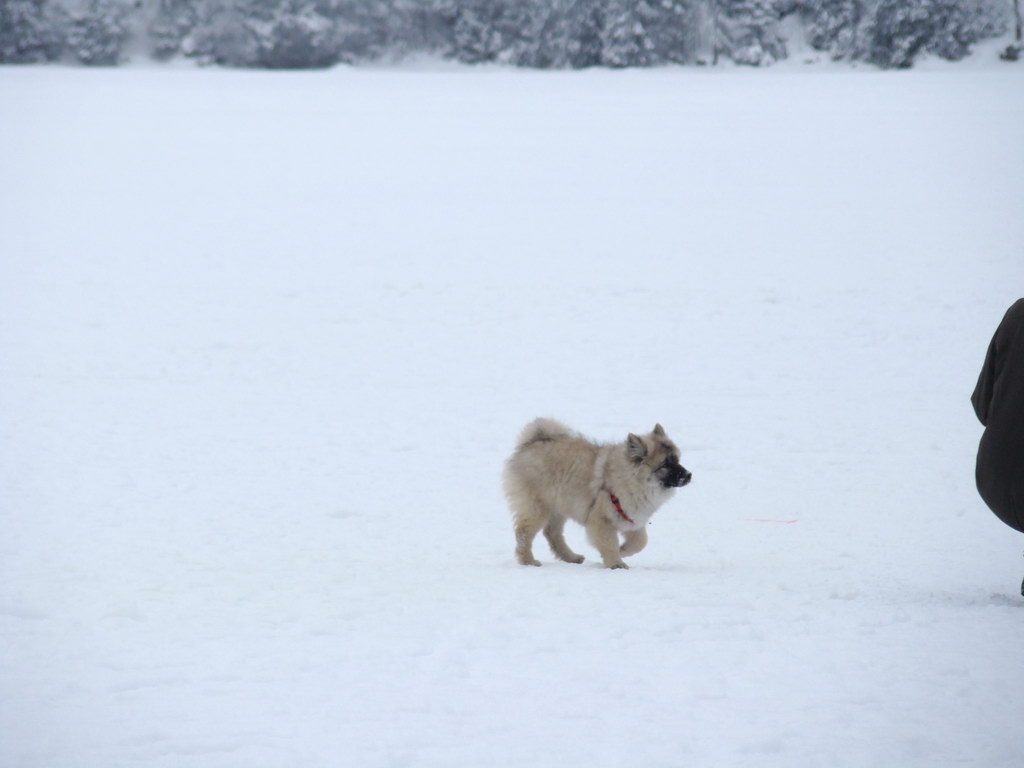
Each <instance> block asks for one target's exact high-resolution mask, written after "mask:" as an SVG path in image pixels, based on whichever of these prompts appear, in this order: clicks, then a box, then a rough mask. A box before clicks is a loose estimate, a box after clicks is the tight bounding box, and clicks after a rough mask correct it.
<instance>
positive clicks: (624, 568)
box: [608, 562, 629, 571]
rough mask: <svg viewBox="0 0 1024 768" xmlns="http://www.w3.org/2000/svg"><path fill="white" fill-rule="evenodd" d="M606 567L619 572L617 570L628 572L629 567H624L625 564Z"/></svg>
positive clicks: (613, 564)
mask: <svg viewBox="0 0 1024 768" xmlns="http://www.w3.org/2000/svg"><path fill="white" fill-rule="evenodd" d="M608 567H609V568H611V569H612V570H613V571H616V570H619V569H622V570H624V571H628V570H629V566H628V565H626V564H625V563H621V562H620V563H612V564H611V565H609V566H608Z"/></svg>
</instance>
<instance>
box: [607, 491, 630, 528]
mask: <svg viewBox="0 0 1024 768" xmlns="http://www.w3.org/2000/svg"><path fill="white" fill-rule="evenodd" d="M605 490H607V491H608V495H609V496H611V498H612V504H614V505H615V511H616V512H618V513H619V517H621V518H622V519H623V520H625V521H626V522H627V523H629V524H630V525H636V523H635V522H633V518H631V517H630V516H629V515H627V514H626V513H625V512H623V511H622V504H620V503H619V497H618V496H616V495H615V494H614V493H612V492H611V490H609V489H605Z"/></svg>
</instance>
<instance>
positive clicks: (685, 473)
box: [679, 469, 693, 488]
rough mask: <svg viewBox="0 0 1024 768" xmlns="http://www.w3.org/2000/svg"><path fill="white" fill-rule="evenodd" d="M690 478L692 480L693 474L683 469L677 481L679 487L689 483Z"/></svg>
mask: <svg viewBox="0 0 1024 768" xmlns="http://www.w3.org/2000/svg"><path fill="white" fill-rule="evenodd" d="M691 480H693V474H691V473H690V472H689V471H687V470H685V469H684V470H683V476H682V478H681V479H680V481H679V487H680V488H682V487H683V486H684V485H689V484H690V481H691Z"/></svg>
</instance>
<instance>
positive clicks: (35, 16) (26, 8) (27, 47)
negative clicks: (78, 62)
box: [0, 0, 64, 64]
mask: <svg viewBox="0 0 1024 768" xmlns="http://www.w3.org/2000/svg"><path fill="white" fill-rule="evenodd" d="M63 26H64V18H63V14H62V13H61V9H60V8H59V7H57V6H55V5H54V4H53V3H49V2H47V1H46V0H3V2H0V63H4V64H31V63H34V62H40V61H52V60H53V59H56V58H57V57H58V56H59V55H60V50H61V47H62V40H61V38H62V36H63V32H62V29H63Z"/></svg>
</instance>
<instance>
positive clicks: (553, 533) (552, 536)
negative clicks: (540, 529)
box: [544, 515, 583, 563]
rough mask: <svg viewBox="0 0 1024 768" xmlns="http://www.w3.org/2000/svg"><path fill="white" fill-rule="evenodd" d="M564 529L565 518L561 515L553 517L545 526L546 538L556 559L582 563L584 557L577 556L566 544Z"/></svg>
mask: <svg viewBox="0 0 1024 768" xmlns="http://www.w3.org/2000/svg"><path fill="white" fill-rule="evenodd" d="M564 529H565V518H564V517H562V516H561V515H552V516H551V520H549V521H548V524H547V525H545V526H544V538H546V539H547V540H548V544H549V545H551V551H552V552H554V553H555V557H557V558H558V559H559V560H564V561H565V562H567V563H582V562H583V555H577V554H576V553H575V552H573V551H572V550H571V549H569V545H568V544H566V543H565V535H564V534H563V530H564Z"/></svg>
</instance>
